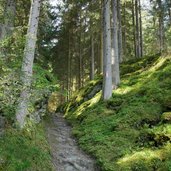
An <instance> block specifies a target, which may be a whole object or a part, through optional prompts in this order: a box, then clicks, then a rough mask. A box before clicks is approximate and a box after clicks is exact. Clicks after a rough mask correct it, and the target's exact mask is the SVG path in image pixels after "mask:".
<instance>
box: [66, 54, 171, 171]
mask: <svg viewBox="0 0 171 171" xmlns="http://www.w3.org/2000/svg"><path fill="white" fill-rule="evenodd" d="M121 69H122V71H121V72H122V82H121V85H120V87H119V88H118V89H117V90H115V91H114V92H113V97H112V98H111V99H110V100H109V101H107V102H102V101H100V92H99V93H97V94H95V95H94V97H93V98H91V99H88V98H87V95H88V94H89V93H90V92H89V93H88V94H87V93H86V92H87V91H86V90H87V89H91V91H92V90H93V87H94V86H93V87H91V86H90V85H91V84H88V85H87V87H85V88H84V89H82V90H81V91H80V93H79V92H77V94H76V95H75V96H74V97H73V99H72V100H71V101H70V102H69V104H68V106H67V107H64V109H66V114H65V116H66V118H68V119H69V121H70V122H71V123H72V124H73V126H74V128H73V134H74V135H75V136H76V137H77V138H78V142H79V144H80V146H81V147H82V148H83V149H84V150H86V151H87V152H89V153H91V154H92V155H93V156H95V157H96V159H97V162H98V164H99V165H100V166H101V168H102V170H104V171H115V170H120V171H134V170H135V171H151V170H170V169H171V167H170V165H171V162H170V159H171V143H170V142H171V129H170V125H169V123H168V120H167V121H166V119H163V118H166V113H165V114H163V113H164V112H169V113H170V111H171V100H170V99H171V89H170V85H171V77H170V75H171V57H170V56H165V57H159V55H156V56H151V57H146V58H143V59H139V60H138V62H137V61H135V63H134V62H133V61H131V62H127V63H125V64H123V65H122V67H121ZM128 70H129V72H128ZM127 73H128V74H127ZM98 83H100V82H99V81H97V84H98ZM90 87H91V88H90ZM78 97H81V98H78ZM82 97H84V99H86V100H82V99H83V98H82ZM76 99H79V100H78V101H77V100H76ZM168 117H169V118H170V115H169V116H168V113H167V119H168Z"/></svg>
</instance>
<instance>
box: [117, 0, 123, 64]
mask: <svg viewBox="0 0 171 171" xmlns="http://www.w3.org/2000/svg"><path fill="white" fill-rule="evenodd" d="M117 3H118V49H119V62H120V63H121V62H123V47H122V22H121V4H120V0H117Z"/></svg>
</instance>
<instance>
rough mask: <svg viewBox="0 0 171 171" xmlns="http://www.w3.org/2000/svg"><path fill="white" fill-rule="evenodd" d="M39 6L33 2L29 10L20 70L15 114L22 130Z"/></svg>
mask: <svg viewBox="0 0 171 171" xmlns="http://www.w3.org/2000/svg"><path fill="white" fill-rule="evenodd" d="M40 4H41V0H33V1H32V6H31V10H30V17H29V25H28V32H27V38H26V45H25V50H24V58H23V63H22V70H21V71H22V75H21V81H22V84H23V89H22V90H21V94H20V99H19V104H18V108H17V112H16V120H17V122H18V124H19V126H20V128H23V126H24V124H25V117H26V115H28V114H29V112H28V103H29V98H30V88H31V80H32V68H33V61H34V55H35V46H36V38H37V30H38V22H39V13H40Z"/></svg>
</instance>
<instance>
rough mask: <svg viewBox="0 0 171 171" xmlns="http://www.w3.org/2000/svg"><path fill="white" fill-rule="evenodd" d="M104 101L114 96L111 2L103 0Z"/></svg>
mask: <svg viewBox="0 0 171 171" xmlns="http://www.w3.org/2000/svg"><path fill="white" fill-rule="evenodd" d="M103 7H104V9H103V66H104V68H103V93H102V95H103V100H107V99H109V98H110V97H111V96H112V68H111V27H110V0H103Z"/></svg>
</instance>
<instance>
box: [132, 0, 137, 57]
mask: <svg viewBox="0 0 171 171" xmlns="http://www.w3.org/2000/svg"><path fill="white" fill-rule="evenodd" d="M132 25H133V35H134V54H135V57H137V48H136V47H137V44H136V30H135V4H134V0H132Z"/></svg>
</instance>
